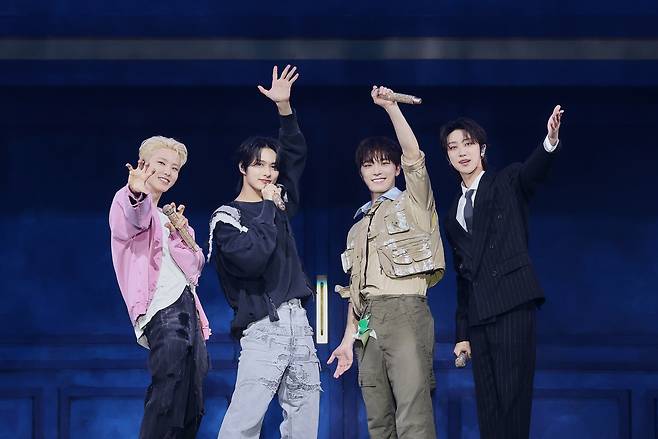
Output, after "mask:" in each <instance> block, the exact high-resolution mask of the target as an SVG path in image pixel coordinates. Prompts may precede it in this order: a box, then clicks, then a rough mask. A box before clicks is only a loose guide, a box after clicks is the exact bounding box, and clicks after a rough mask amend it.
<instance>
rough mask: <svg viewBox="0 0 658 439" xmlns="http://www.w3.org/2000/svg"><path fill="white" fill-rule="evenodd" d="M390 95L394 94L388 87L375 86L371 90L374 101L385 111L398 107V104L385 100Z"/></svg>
mask: <svg viewBox="0 0 658 439" xmlns="http://www.w3.org/2000/svg"><path fill="white" fill-rule="evenodd" d="M390 94H393V90H391V89H390V88H386V87H377V86H376V85H373V86H372V90H370V96H371V97H372V101H373V102H374V103H375V104H377V105H379V106H380V107H382V108H384V109H387V108H393V107H397V106H398V103H397V102H393V101H388V100H386V99H384V98H383V97H384V96H387V95H390Z"/></svg>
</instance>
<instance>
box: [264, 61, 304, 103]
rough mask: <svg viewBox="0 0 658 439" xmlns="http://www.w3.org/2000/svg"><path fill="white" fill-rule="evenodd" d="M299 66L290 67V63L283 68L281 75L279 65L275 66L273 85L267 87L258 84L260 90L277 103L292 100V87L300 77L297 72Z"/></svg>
mask: <svg viewBox="0 0 658 439" xmlns="http://www.w3.org/2000/svg"><path fill="white" fill-rule="evenodd" d="M296 71H297V67H292V68H290V64H288V65H287V66H286V68H285V69H283V72H281V77H279V74H278V67H277V66H274V68H273V69H272V85H271V87H270V89H269V90H268V89H266V88H265V87H263V86H262V85H259V86H258V90H259V91H260V92H261V93H263V94H264V95H265V96H267V97H268V98H269V99H271V100H272V102H274V103H275V104H279V103H283V102H288V101H290V88H291V87H292V85H293V84H294V83H295V81H296V80H297V78H299V73H295V72H296Z"/></svg>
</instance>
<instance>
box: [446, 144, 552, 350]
mask: <svg viewBox="0 0 658 439" xmlns="http://www.w3.org/2000/svg"><path fill="white" fill-rule="evenodd" d="M561 147H562V140H560V145H559V147H558V149H561ZM556 154H557V150H556V151H553V152H551V153H549V152H546V150H545V149H544V147H543V144H540V145H539V147H538V148H537V149H535V150H534V152H533V153H532V154H531V155H530V157H529V158H528V159H527V160H526V161H525V162H524V163H514V164H512V165H510V166H507V167H506V168H504V169H503V170H501V171H500V172H493V171H487V172H485V174H484V175H483V176H482V179H481V180H480V184H479V186H478V191H477V194H476V197H475V205H474V209H473V233H472V234H471V235H469V234H468V233H467V232H466V231H465V230H464V229H463V228H462V227H461V225H460V224H459V223H458V222H457V219H456V214H457V203H458V202H459V198H460V196H461V191H460V194H459V196H457V198H456V199H455V202H454V203H453V205H452V207H451V209H450V213H449V214H448V217H447V219H446V221H445V230H446V234H447V237H448V242H449V243H450V246H451V247H452V251H453V261H454V268H455V271H456V274H457V312H456V319H455V320H456V341H457V342H459V341H465V340H469V337H468V328H469V326H470V325H473V324H477V323H478V322H483V321H486V320H487V319H491V318H492V317H495V316H497V315H500V314H503V313H505V312H507V311H510V310H511V309H513V308H515V307H517V306H519V305H521V304H523V303H527V302H530V301H535V302H537V303H538V304H541V303H543V302H544V293H543V291H542V288H541V286H540V285H539V280H538V279H537V276H536V274H535V271H534V269H533V267H532V262H531V261H530V256H529V254H528V203H529V201H530V199H531V198H532V195H533V194H534V192H535V189H536V187H537V186H538V184H539V183H540V182H542V181H543V180H544V179H545V178H546V177H547V175H548V172H549V170H550V168H551V164H552V162H553V160H554V158H555V157H556ZM469 313H470V314H471V315H470V316H469ZM474 313H475V314H477V315H476V316H474V315H473V314H474Z"/></svg>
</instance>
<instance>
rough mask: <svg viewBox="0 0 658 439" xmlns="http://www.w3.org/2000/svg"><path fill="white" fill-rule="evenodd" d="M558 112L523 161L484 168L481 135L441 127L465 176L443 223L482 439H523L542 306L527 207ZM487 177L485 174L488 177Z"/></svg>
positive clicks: (463, 124)
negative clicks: (530, 251) (500, 167)
mask: <svg viewBox="0 0 658 439" xmlns="http://www.w3.org/2000/svg"><path fill="white" fill-rule="evenodd" d="M562 113H563V110H561V108H560V106H559V105H558V106H556V107H555V108H554V110H553V113H552V114H551V116H550V117H549V119H548V123H547V130H548V135H547V136H546V138H545V139H544V140H543V142H542V143H541V144H540V145H539V146H538V147H537V149H535V150H534V151H533V153H532V154H531V155H530V157H529V158H528V159H527V160H526V161H525V162H524V163H515V164H512V165H510V166H508V167H506V168H504V169H503V170H501V171H499V172H494V171H486V167H487V165H486V148H487V146H486V142H487V140H486V133H485V131H484V129H482V127H480V126H479V125H478V124H477V123H476V122H475V121H473V120H471V119H466V118H460V119H457V120H454V121H451V122H449V123H447V124H446V125H444V126H443V127H442V128H441V143H442V146H443V147H444V149H445V151H446V153H447V155H448V159H449V161H450V164H451V166H452V167H453V168H454V169H455V170H456V171H457V172H459V175H460V176H461V180H462V181H461V192H460V196H459V197H457V199H456V200H455V202H454V204H453V206H452V208H451V210H450V213H449V214H448V217H447V219H446V227H445V229H446V234H447V237H448V241H449V242H450V245H451V247H452V251H453V260H454V265H455V271H456V274H457V312H456V318H455V320H456V345H455V350H454V352H455V355H459V354H460V353H462V352H465V353H466V354H467V355H468V356H469V357H471V355H472V359H473V377H474V381H475V394H476V399H477V409H478V422H479V426H480V434H481V437H482V438H487V439H488V438H496V439H515V438H527V437H528V436H529V434H530V412H531V405H532V385H533V379H534V372H535V351H536V343H535V310H536V307H537V305H539V304H541V303H543V302H544V294H543V291H542V289H541V287H540V285H539V281H538V279H537V276H536V274H535V272H534V270H533V267H532V263H531V261H530V257H529V255H528V202H529V201H530V199H531V197H532V195H533V194H534V191H535V189H536V187H537V185H538V184H539V183H540V182H541V181H542V180H544V178H545V177H546V176H547V174H548V171H549V170H550V168H551V164H552V162H553V159H554V158H555V156H556V152H555V150H556V149H557V147H558V145H559V146H560V148H561V143H560V141H559V139H558V133H559V129H560V122H561V117H562ZM485 171H486V172H485Z"/></svg>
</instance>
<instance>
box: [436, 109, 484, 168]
mask: <svg viewBox="0 0 658 439" xmlns="http://www.w3.org/2000/svg"><path fill="white" fill-rule="evenodd" d="M455 130H464V131H466V132H467V133H468V135H469V136H470V137H471V139H473V140H475V141H476V142H477V143H478V145H480V151H481V150H482V147H483V146H485V145H486V144H487V132H486V131H485V130H484V128H482V127H481V126H480V124H478V123H477V122H476V121H474V120H473V119H469V118H468V117H460V118H458V119H455V120H451V121H450V122H448V123H446V124H445V125H443V126H442V127H441V132H440V134H439V137H440V138H441V146H442V147H443V151H444V152H445V153H446V156H447V155H448V136H449V135H450V133H452V132H453V131H455ZM482 169H485V170H486V169H487V156H486V154H485V155H484V157H482Z"/></svg>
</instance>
